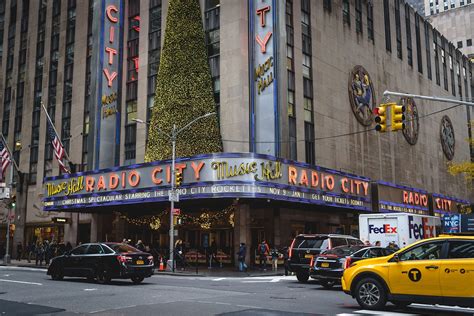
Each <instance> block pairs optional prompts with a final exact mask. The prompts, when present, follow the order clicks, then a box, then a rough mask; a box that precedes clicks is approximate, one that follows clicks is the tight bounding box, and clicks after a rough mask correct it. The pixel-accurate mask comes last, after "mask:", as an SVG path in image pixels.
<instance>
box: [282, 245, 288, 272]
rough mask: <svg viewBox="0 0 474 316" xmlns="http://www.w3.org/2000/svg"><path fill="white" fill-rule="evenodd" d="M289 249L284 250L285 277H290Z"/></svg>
mask: <svg viewBox="0 0 474 316" xmlns="http://www.w3.org/2000/svg"><path fill="white" fill-rule="evenodd" d="M288 257H289V256H288V247H285V248H283V266H284V267H285V275H288Z"/></svg>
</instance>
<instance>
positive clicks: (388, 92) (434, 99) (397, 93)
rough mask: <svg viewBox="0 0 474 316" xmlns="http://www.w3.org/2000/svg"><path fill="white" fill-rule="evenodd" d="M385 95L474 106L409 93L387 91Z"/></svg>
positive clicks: (470, 103) (459, 101) (469, 103)
mask: <svg viewBox="0 0 474 316" xmlns="http://www.w3.org/2000/svg"><path fill="white" fill-rule="evenodd" d="M383 95H384V96H389V95H393V96H396V97H407V98H412V99H421V100H431V101H437V102H447V103H456V104H464V105H469V106H474V103H472V102H466V101H461V100H456V99H448V98H439V97H433V96H426V95H418V94H409V93H400V92H393V91H385V92H384V93H383Z"/></svg>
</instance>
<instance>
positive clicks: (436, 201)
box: [431, 193, 469, 217]
mask: <svg viewBox="0 0 474 316" xmlns="http://www.w3.org/2000/svg"><path fill="white" fill-rule="evenodd" d="M431 203H432V207H431V209H432V210H433V212H434V215H435V216H440V217H441V216H443V215H445V214H447V215H449V214H458V213H461V211H462V208H463V207H465V206H469V201H466V200H462V199H458V198H455V197H450V196H446V195H442V194H437V193H433V194H431Z"/></svg>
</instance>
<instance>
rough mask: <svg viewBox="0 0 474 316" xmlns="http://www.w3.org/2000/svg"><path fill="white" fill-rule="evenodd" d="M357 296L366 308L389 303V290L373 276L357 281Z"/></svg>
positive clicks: (360, 303) (378, 306)
mask: <svg viewBox="0 0 474 316" xmlns="http://www.w3.org/2000/svg"><path fill="white" fill-rule="evenodd" d="M355 297H356V299H357V303H359V305H360V306H361V307H362V308H365V309H380V308H383V307H384V306H385V304H386V303H387V292H386V290H385V288H384V287H383V285H382V284H381V283H380V282H379V281H377V280H376V279H373V278H364V279H362V280H360V281H359V283H357V286H356V292H355Z"/></svg>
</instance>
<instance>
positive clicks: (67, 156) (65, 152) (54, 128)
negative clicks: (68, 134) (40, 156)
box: [41, 101, 71, 162]
mask: <svg viewBox="0 0 474 316" xmlns="http://www.w3.org/2000/svg"><path fill="white" fill-rule="evenodd" d="M41 106H42V107H43V110H44V113H45V114H46V118H47V119H48V121H49V124H51V126H52V127H53V130H54V132H55V133H56V136H58V140H59V143H60V144H61V147H63V149H64V145H63V142H62V141H61V137H60V135H59V134H58V131H57V130H56V127H55V126H54V124H53V121H51V117H49V114H48V111H47V110H46V107H45V106H44V103H43V101H41ZM64 155H65V156H66V159H67V160H68V161H69V162H71V159H69V155H68V154H67V151H66V150H65V149H64Z"/></svg>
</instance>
